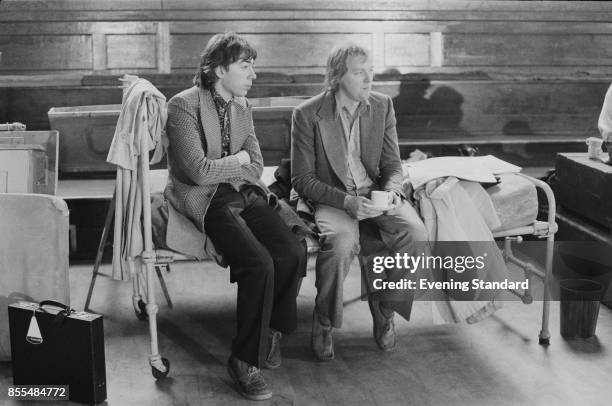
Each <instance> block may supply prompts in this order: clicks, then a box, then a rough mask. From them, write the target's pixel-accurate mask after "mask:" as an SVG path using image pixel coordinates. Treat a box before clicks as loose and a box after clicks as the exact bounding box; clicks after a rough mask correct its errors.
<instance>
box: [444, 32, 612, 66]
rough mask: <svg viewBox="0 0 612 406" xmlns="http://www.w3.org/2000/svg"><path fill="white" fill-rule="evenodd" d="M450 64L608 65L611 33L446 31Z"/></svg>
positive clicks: (611, 53) (611, 56)
mask: <svg viewBox="0 0 612 406" xmlns="http://www.w3.org/2000/svg"><path fill="white" fill-rule="evenodd" d="M444 61H445V64H447V65H450V66H498V65H499V66H509V65H523V66H538V65H539V66H558V65H566V66H567V65H571V66H597V65H600V66H602V65H603V66H611V65H612V35H604V34H559V33H557V34H541V33H537V32H536V33H527V34H500V33H492V32H489V33H484V34H456V33H452V34H445V35H444Z"/></svg>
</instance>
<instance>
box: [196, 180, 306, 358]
mask: <svg viewBox="0 0 612 406" xmlns="http://www.w3.org/2000/svg"><path fill="white" fill-rule="evenodd" d="M204 227H205V229H206V234H207V235H208V236H209V237H210V239H211V240H212V242H213V244H214V245H215V248H216V249H217V250H219V251H220V252H221V254H223V256H224V258H225V259H226V261H227V262H228V263H229V265H230V281H231V282H237V283H238V298H237V304H236V321H237V334H236V337H235V338H234V340H233V342H232V355H234V356H235V357H236V358H238V359H240V360H242V361H245V362H247V363H249V364H251V365H255V366H259V364H260V360H261V359H263V358H265V356H266V355H265V351H266V348H267V342H268V335H269V328H270V327H271V328H273V329H275V330H278V331H280V332H282V333H291V332H292V331H294V330H295V328H296V326H297V309H296V297H297V289H298V281H299V279H300V276H301V272H300V269H301V268H302V266H303V265H304V264H305V261H306V251H305V249H304V246H303V245H302V244H301V243H300V242H299V241H298V240H297V238H296V237H295V236H294V235H293V233H292V232H291V231H290V230H289V228H288V227H287V226H286V225H285V223H284V222H283V221H282V220H281V218H280V217H279V216H278V214H277V213H276V212H275V211H274V209H272V208H271V207H270V206H268V203H267V201H266V199H264V198H263V197H262V196H261V195H260V194H259V193H258V192H257V189H256V188H255V187H253V186H246V187H243V188H242V189H241V190H240V192H237V191H236V190H234V189H233V188H232V187H231V186H230V185H228V184H221V185H219V189H218V190H217V192H216V193H215V195H214V197H213V199H212V201H211V203H210V206H209V208H208V211H207V212H206V217H205V218H204Z"/></svg>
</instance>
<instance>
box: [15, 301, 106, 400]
mask: <svg viewBox="0 0 612 406" xmlns="http://www.w3.org/2000/svg"><path fill="white" fill-rule="evenodd" d="M53 308H55V310H54V309H53ZM8 313H9V328H10V335H11V356H12V365H13V383H14V384H15V385H68V391H69V398H70V400H73V401H75V402H81V403H89V404H96V403H100V402H103V401H104V400H106V367H105V364H104V362H105V361H104V330H103V326H102V316H100V315H98V314H93V313H86V312H75V311H74V310H71V309H70V308H69V307H67V306H65V305H63V304H61V303H57V302H53V301H43V302H41V303H31V302H18V303H14V304H11V305H9V306H8Z"/></svg>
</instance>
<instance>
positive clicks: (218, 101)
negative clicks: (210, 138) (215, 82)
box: [210, 88, 234, 157]
mask: <svg viewBox="0 0 612 406" xmlns="http://www.w3.org/2000/svg"><path fill="white" fill-rule="evenodd" d="M210 94H211V95H212V98H213V101H214V102H215V107H216V109H217V116H218V117H219V126H220V127H221V156H222V157H225V156H228V155H229V154H230V152H231V151H230V114H229V112H230V106H231V105H232V103H233V102H234V98H233V97H232V98H231V99H230V100H228V101H225V99H223V97H222V96H221V95H220V94H219V93H217V91H216V90H215V88H212V89H210Z"/></svg>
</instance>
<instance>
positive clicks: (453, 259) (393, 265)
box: [372, 253, 487, 274]
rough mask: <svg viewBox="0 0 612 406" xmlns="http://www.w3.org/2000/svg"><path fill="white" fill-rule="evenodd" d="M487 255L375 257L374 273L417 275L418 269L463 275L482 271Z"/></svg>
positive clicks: (396, 255)
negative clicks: (388, 271)
mask: <svg viewBox="0 0 612 406" xmlns="http://www.w3.org/2000/svg"><path fill="white" fill-rule="evenodd" d="M486 256H487V253H484V254H483V255H478V256H472V255H458V256H451V255H447V256H441V255H425V254H424V253H422V254H421V255H416V256H415V255H408V254H407V253H404V254H403V255H402V254H399V253H398V254H395V256H377V257H374V261H373V264H372V271H373V272H374V273H382V272H384V271H386V270H387V269H395V270H402V269H405V270H407V271H409V272H410V273H415V272H416V271H417V269H423V270H445V271H455V272H456V273H458V274H461V273H463V272H465V271H472V270H482V269H483V268H484V267H485V258H486Z"/></svg>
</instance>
